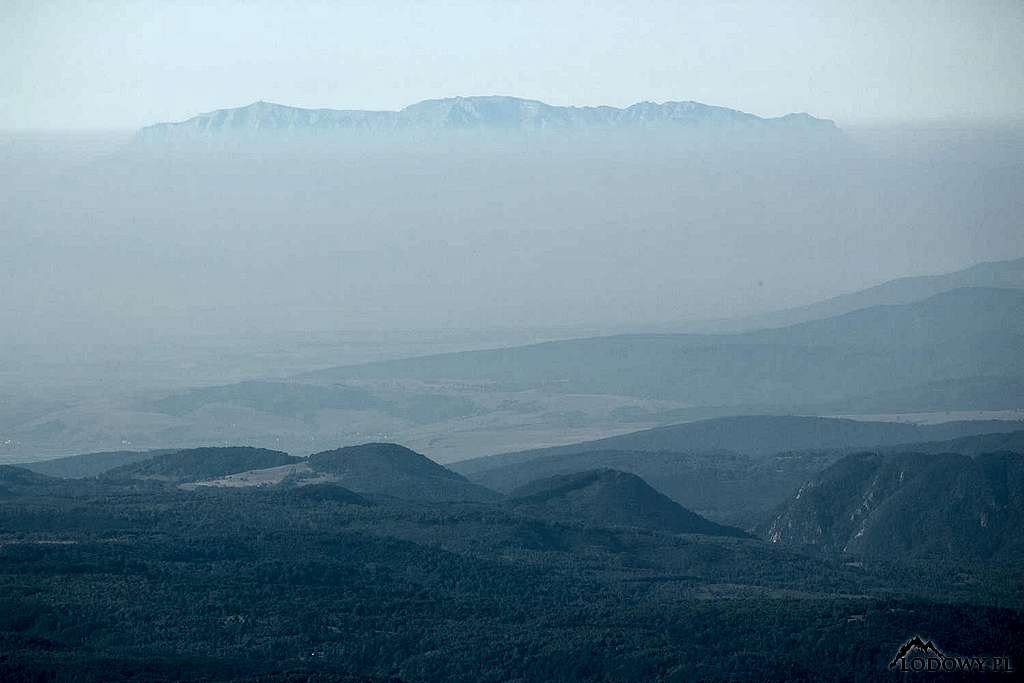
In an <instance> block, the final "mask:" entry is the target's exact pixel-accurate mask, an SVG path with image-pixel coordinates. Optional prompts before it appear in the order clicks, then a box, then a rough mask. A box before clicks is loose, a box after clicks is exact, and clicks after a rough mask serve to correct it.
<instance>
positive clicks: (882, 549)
mask: <svg viewBox="0 0 1024 683" xmlns="http://www.w3.org/2000/svg"><path fill="white" fill-rule="evenodd" d="M1022 521H1024V455H1022V454H1020V453H994V454H986V455H981V456H979V457H977V458H970V457H967V456H963V455H955V454H920V453H901V454H895V455H877V454H870V453H863V454H856V455H850V456H847V457H845V458H843V459H842V460H840V461H839V462H837V463H835V464H834V465H832V466H831V467H829V468H828V469H827V470H825V471H824V472H822V473H821V475H819V476H818V477H815V478H814V479H812V480H810V481H808V482H807V483H806V484H805V485H803V486H802V487H800V489H799V490H798V491H797V492H796V493H795V494H794V495H793V497H792V498H791V499H790V500H789V501H787V502H786V503H785V504H784V505H783V506H781V508H780V509H779V510H778V511H777V513H776V514H775V515H774V516H773V518H772V519H771V521H770V522H769V523H768V524H766V525H765V526H764V528H763V530H762V531H763V535H764V537H765V538H766V539H767V540H768V541H770V542H772V543H778V544H783V545H790V546H804V547H806V546H810V547H815V548H819V549H821V550H824V551H827V552H846V553H855V554H867V555H879V556H886V557H890V558H893V557H912V556H934V557H944V556H947V555H948V554H950V553H955V554H956V555H957V556H958V557H965V558H966V557H973V558H988V557H993V556H1003V557H1006V558H1012V557H1019V556H1020V553H1021V551H1022V550H1024V534H1022V533H1021V528H1022V527H1021V522H1022Z"/></svg>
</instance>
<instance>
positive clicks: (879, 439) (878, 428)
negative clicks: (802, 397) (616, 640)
mask: <svg viewBox="0 0 1024 683" xmlns="http://www.w3.org/2000/svg"><path fill="white" fill-rule="evenodd" d="M1022 426H1024V423H1020V422H1006V421H998V420H976V421H961V422H944V423H940V424H935V425H917V424H906V423H902V422H868V421H861V420H848V419H842V418H830V417H813V416H802V415H740V416H735V417H721V418H712V419H709V420H697V421H695V422H686V423H683V424H678V425H670V426H666V427H655V428H653V429H644V430H641V431H637V432H631V433H629V434H622V435H619V436H612V437H608V438H605V439H598V440H595V441H584V442H581V443H575V444H569V445H566V446H554V447H551V448H537V449H532V450H528V451H520V452H516V453H501V454H496V455H488V456H483V457H479V458H471V459H469V460H463V461H461V462H456V463H451V464H449V465H448V467H449V468H451V469H453V470H454V471H456V472H460V473H461V474H464V475H466V476H470V477H472V476H474V475H478V474H480V473H483V472H487V471H489V470H498V469H500V468H505V467H509V466H520V465H523V464H524V463H528V462H531V461H538V462H539V461H540V460H542V459H546V458H550V457H552V456H564V455H575V454H579V453H593V452H598V451H631V452H647V453H658V452H673V453H713V452H731V453H741V454H743V455H751V456H755V457H757V456H767V455H772V454H775V453H782V452H791V451H807V450H826V449H836V448H888V447H896V446H902V445H905V444H913V443H927V442H947V441H949V440H952V439H961V438H964V437H975V436H977V435H982V434H993V435H995V434H998V435H1000V438H1003V437H1006V436H1007V435H1008V434H1009V433H1011V432H1016V431H1020V430H1021V427H1022ZM995 443H998V442H995Z"/></svg>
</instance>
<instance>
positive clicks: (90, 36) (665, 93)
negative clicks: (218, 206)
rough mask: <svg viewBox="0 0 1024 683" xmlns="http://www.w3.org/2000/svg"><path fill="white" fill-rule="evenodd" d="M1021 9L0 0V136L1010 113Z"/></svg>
mask: <svg viewBox="0 0 1024 683" xmlns="http://www.w3.org/2000/svg"><path fill="white" fill-rule="evenodd" d="M1021 35H1024V2H1020V1H1019V0H970V1H966V0H959V1H949V0H906V1H902V2H893V1H892V0H878V1H876V0H864V1H862V2H849V1H848V0H796V1H793V0H790V1H785V0H784V1H781V2H686V1H681V0H676V1H673V2H652V1H645V0H636V1H635V2H629V3H624V2H611V1H597V2H578V1H565V2H555V3H552V2H505V1H501V2H498V1H495V2H489V1H486V0H479V1H477V2H388V1H387V0H376V1H374V2H369V3H360V2H323V1H315V0H275V1H273V2H262V1H260V0H247V1H245V2H241V1H228V0H220V1H218V0H204V1H203V2H192V1H188V0H182V1H180V2H152V1H145V0H142V1H139V2H121V1H115V0H108V1H103V0H96V1H91V2H86V1H73V0H51V1H49V2H39V1H38V0H3V1H2V2H0V91H2V92H3V93H4V95H3V97H0V129H7V130H46V129H77V130H81V129H102V128H107V129H109V128H136V127H139V126H142V125H146V124H149V123H154V122H158V121H169V120H171V121H173V120H182V119H185V118H188V117H190V116H193V115H195V114H197V113H199V112H203V111H209V110H213V109H219V108H225V107H233V106H241V105H244V104H248V103H250V102H253V101H256V100H268V101H274V102H280V103H283V104H290V105H294V106H307V107H331V108H352V109H398V108H401V107H403V106H405V105H408V104H411V103H413V102H416V101H419V100H422V99H427V98H435V97H446V96H454V95H487V94H503V95H515V96H520V97H529V98H534V99H540V100H543V101H546V102H549V103H551V104H556V105H594V104H608V105H615V106H627V105H629V104H632V103H634V102H637V101H644V100H653V101H659V102H660V101H666V100H697V101H701V102H706V103H709V104H716V105H722V106H728V107H733V108H737V109H742V110H745V111H750V112H752V113H755V114H759V115H762V116H778V115H781V114H785V113H788V112H793V111H806V112H809V113H812V114H814V115H817V116H821V117H825V118H831V119H834V120H836V121H837V122H838V123H839V124H840V125H845V126H856V125H875V124H892V123H903V122H940V123H944V122H956V123H978V124H989V123H1002V122H1019V121H1020V119H1021V114H1020V112H1021V111H1022V110H1024V40H1021V39H1020V36H1021Z"/></svg>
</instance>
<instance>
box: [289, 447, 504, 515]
mask: <svg viewBox="0 0 1024 683" xmlns="http://www.w3.org/2000/svg"><path fill="white" fill-rule="evenodd" d="M309 465H310V467H312V468H313V469H314V470H315V471H317V472H321V473H325V474H328V475H331V476H334V477H336V478H337V479H338V482H339V483H340V484H341V485H343V486H344V487H345V488H348V489H351V490H353V491H355V492H356V493H363V494H367V493H369V494H379V495H385V496H392V497H395V498H403V499H406V500H420V501H459V500H464V501H488V500H495V499H497V498H498V497H499V496H498V494H496V493H495V492H493V491H491V490H490V489H487V488H485V487H483V486H480V485H479V484H474V483H472V482H470V481H469V480H467V479H466V478H465V477H463V476H462V475H460V474H457V473H455V472H452V471H451V470H449V469H447V468H445V467H442V466H441V465H438V464H437V463H436V462H434V461H433V460H431V459H430V458H428V457H426V456H425V455H421V454H420V453H417V452H416V451H413V450H410V449H408V448H405V447H404V446H399V445H398V444H390V443H369V444H363V445H361V446H350V447H348V448H339V449H337V450H333V451H323V452H321V453H315V454H313V455H311V456H309Z"/></svg>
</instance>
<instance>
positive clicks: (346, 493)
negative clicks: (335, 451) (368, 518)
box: [280, 483, 370, 505]
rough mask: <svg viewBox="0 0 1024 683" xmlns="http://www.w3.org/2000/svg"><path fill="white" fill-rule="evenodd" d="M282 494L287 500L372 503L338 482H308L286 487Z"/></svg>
mask: <svg viewBox="0 0 1024 683" xmlns="http://www.w3.org/2000/svg"><path fill="white" fill-rule="evenodd" d="M280 493H281V496H282V497H283V498H285V499H287V500H295V501H303V502H308V503H340V504H342V505H369V504H370V503H369V502H368V501H367V500H366V499H365V498H363V497H362V496H360V495H359V494H358V493H355V492H354V491H350V490H349V489H347V488H345V487H344V486H338V485H337V484H331V483H326V484H306V485H304V486H296V487H294V488H288V489H284V490H283V491H281V492H280Z"/></svg>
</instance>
